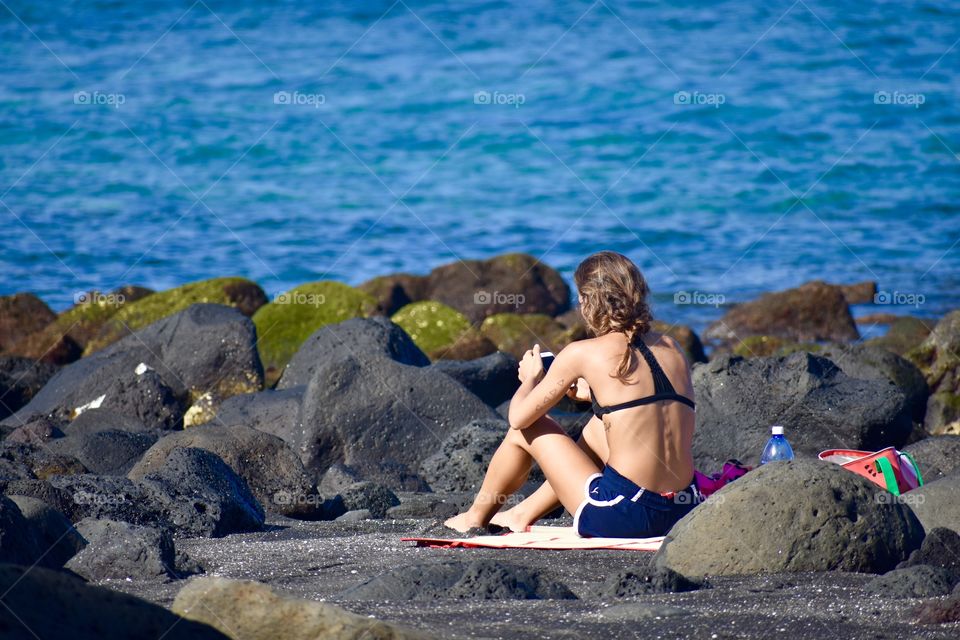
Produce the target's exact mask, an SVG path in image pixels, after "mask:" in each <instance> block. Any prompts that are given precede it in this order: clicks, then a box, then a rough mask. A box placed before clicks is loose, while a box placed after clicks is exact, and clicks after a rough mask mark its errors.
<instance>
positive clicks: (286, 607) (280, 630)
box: [171, 577, 429, 640]
mask: <svg viewBox="0 0 960 640" xmlns="http://www.w3.org/2000/svg"><path fill="white" fill-rule="evenodd" d="M171 610H172V611H173V612H174V613H176V614H178V615H181V616H183V617H184V618H187V619H188V620H194V621H196V622H200V623H203V624H209V625H210V626H212V627H214V628H216V629H219V630H221V631H222V632H223V633H224V634H227V635H228V636H229V637H230V638H232V640H315V639H316V638H325V639H326V638H329V639H330V640H362V639H365V638H369V639H370V640H401V639H406V638H409V639H413V638H426V637H429V636H427V635H426V634H421V633H419V632H416V631H412V630H408V629H404V628H402V627H398V626H394V625H392V624H388V623H386V622H381V621H379V620H377V619H375V618H372V617H369V616H359V615H356V614H353V613H349V612H347V611H345V610H343V609H341V608H340V607H336V606H334V605H332V604H327V603H325V602H315V601H313V600H300V599H297V598H291V597H288V596H281V595H277V594H276V593H274V592H273V591H272V590H271V589H270V587H268V586H267V585H265V584H260V583H258V582H251V581H241V580H228V579H226V578H214V577H202V578H195V579H193V580H191V581H190V582H189V583H187V585H186V586H184V587H183V588H182V589H180V592H179V593H177V597H176V599H175V600H174V601H173V606H172V607H171Z"/></svg>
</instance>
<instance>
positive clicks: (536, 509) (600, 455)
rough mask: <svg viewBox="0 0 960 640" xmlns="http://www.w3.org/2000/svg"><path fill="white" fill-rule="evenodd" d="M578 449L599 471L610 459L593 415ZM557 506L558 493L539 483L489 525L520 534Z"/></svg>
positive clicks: (496, 516)
mask: <svg viewBox="0 0 960 640" xmlns="http://www.w3.org/2000/svg"><path fill="white" fill-rule="evenodd" d="M577 446H579V447H580V449H582V450H583V452H584V453H585V454H587V455H588V456H589V457H590V459H591V460H593V463H594V464H595V465H597V467H601V468H602V467H603V465H604V464H606V462H607V458H609V457H610V449H609V448H608V447H607V436H606V433H605V432H604V430H603V422H602V421H601V420H600V419H599V418H597V417H596V416H594V417H593V418H590V421H589V422H588V423H587V424H586V425H585V426H584V427H583V432H582V433H581V434H580V438H579V439H578V440H577ZM558 506H560V500H559V499H558V498H557V492H556V491H554V490H553V487H551V486H550V482H549V481H548V482H544V483H543V484H541V485H540V486H539V487H538V488H537V490H536V491H534V492H533V493H531V494H530V495H529V496H527V498H526V499H524V500H523V501H522V502H520V503H518V504H516V505H514V506H512V507H510V508H509V509H507V510H505V511H500V512H499V513H497V514H496V515H494V516H493V518H492V519H491V520H490V522H492V523H493V524H497V525H500V526H501V527H508V528H510V529H512V530H513V531H523V530H524V529H526V528H527V527H528V526H530V525H531V524H533V523H534V522H536V521H537V520H539V519H540V518H542V517H543V516H545V515H547V514H548V513H550V512H551V511H553V510H554V509H556V508H557V507H558Z"/></svg>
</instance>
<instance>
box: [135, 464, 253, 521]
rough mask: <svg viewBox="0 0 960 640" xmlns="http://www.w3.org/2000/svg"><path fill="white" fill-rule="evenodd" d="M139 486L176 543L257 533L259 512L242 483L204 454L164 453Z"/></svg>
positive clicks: (229, 471) (228, 469)
mask: <svg viewBox="0 0 960 640" xmlns="http://www.w3.org/2000/svg"><path fill="white" fill-rule="evenodd" d="M140 484H141V485H142V486H143V488H144V490H145V491H146V493H147V495H148V496H149V500H150V503H151V506H152V509H153V510H154V511H156V512H159V513H161V514H163V515H164V516H166V517H167V519H168V520H169V522H170V524H171V525H173V527H175V531H174V535H175V536H176V537H181V536H182V537H201V536H202V537H213V538H219V537H222V536H225V535H228V534H231V533H240V532H245V531H259V530H260V529H262V528H263V523H264V513H263V507H262V506H261V505H260V503H259V502H258V501H257V499H256V498H255V497H254V495H253V493H252V492H251V491H250V487H249V486H248V485H247V483H246V481H244V479H243V478H241V477H240V476H238V475H237V474H236V473H235V472H234V471H233V469H231V468H230V467H229V466H228V465H227V464H226V463H225V462H224V461H223V460H221V459H220V458H219V457H218V456H217V455H216V454H214V453H211V452H210V451H207V450H205V449H195V448H180V447H177V448H174V449H172V450H170V452H169V453H168V454H167V458H166V461H165V463H164V465H163V466H162V467H161V468H160V469H158V470H156V471H154V472H153V473H149V474H147V475H145V476H144V477H143V478H142V479H141V480H140Z"/></svg>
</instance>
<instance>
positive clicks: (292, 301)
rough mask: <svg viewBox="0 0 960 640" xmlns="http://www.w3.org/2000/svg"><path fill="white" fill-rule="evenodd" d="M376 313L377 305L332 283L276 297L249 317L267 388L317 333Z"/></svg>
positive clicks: (313, 283) (316, 284) (375, 302)
mask: <svg viewBox="0 0 960 640" xmlns="http://www.w3.org/2000/svg"><path fill="white" fill-rule="evenodd" d="M376 312H377V301H376V300H375V299H374V298H373V297H372V296H370V295H367V294H365V293H363V292H362V291H358V290H357V289H354V288H353V287H351V286H349V285H346V284H343V283H342V282H335V281H333V280H323V281H320V282H310V283H307V284H302V285H300V286H299V287H296V288H294V289H291V290H290V291H287V292H286V293H282V294H280V295H279V296H277V297H276V299H275V300H273V301H272V302H270V303H269V304H266V305H264V306H263V307H261V308H260V309H259V310H258V311H257V312H256V313H255V314H254V315H253V323H254V324H255V325H256V326H257V340H258V342H257V347H258V349H259V351H260V360H261V361H262V362H263V367H264V370H265V372H266V374H267V385H268V386H269V385H270V383H271V382H275V381H276V379H277V378H278V377H279V373H280V372H281V371H282V370H283V368H284V367H285V366H286V365H287V363H288V362H290V358H292V357H293V354H295V353H296V352H297V349H299V348H300V345H302V344H303V343H304V341H305V340H306V339H307V338H309V337H310V336H311V335H312V334H313V332H315V331H316V330H317V329H320V328H321V327H325V326H326V325H328V324H336V323H338V322H343V321H344V320H349V319H350V318H357V317H366V316H370V315H373V314H375V313H376Z"/></svg>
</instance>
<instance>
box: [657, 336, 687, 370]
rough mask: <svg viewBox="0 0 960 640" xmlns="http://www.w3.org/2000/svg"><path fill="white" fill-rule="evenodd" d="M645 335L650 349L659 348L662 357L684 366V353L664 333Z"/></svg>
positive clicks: (685, 357)
mask: <svg viewBox="0 0 960 640" xmlns="http://www.w3.org/2000/svg"><path fill="white" fill-rule="evenodd" d="M647 335H648V336H649V338H648V341H647V342H648V344H650V346H652V347H660V348H661V349H662V351H661V353H662V355H664V356H666V357H669V358H671V359H676V360H677V361H678V362H683V363H684V364H686V362H687V355H686V352H685V351H684V350H683V347H681V346H680V343H679V342H677V340H676V339H674V338H673V337H671V336H668V335H667V334H665V333H657V332H656V331H651V332H650V333H648V334H647Z"/></svg>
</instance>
